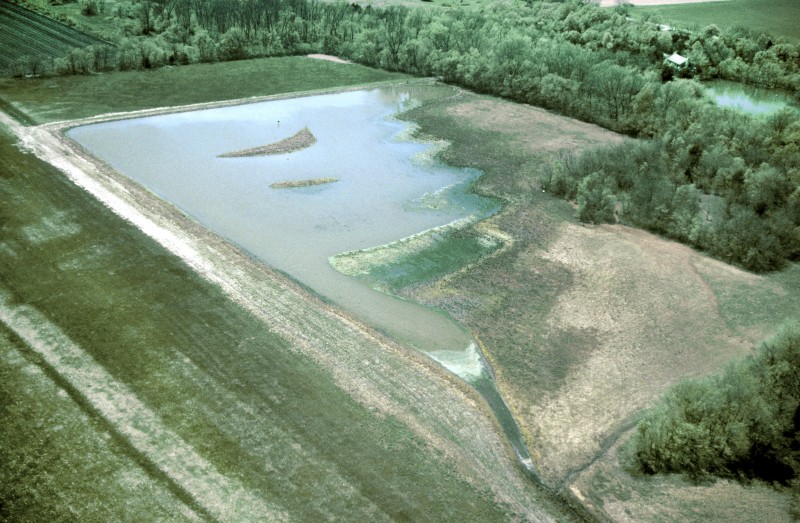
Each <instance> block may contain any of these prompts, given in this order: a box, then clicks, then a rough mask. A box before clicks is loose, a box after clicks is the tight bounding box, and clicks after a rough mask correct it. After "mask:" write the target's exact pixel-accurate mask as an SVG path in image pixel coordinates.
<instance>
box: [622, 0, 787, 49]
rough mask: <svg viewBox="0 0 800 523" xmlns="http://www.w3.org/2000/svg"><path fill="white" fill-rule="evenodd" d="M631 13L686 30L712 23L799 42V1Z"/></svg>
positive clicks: (729, 2)
mask: <svg viewBox="0 0 800 523" xmlns="http://www.w3.org/2000/svg"><path fill="white" fill-rule="evenodd" d="M631 13H633V14H635V15H638V16H643V17H648V18H650V19H651V20H652V21H653V22H657V23H660V24H669V25H671V26H675V27H682V28H687V29H694V28H703V27H706V26H708V25H711V24H716V25H717V26H719V27H720V28H722V29H728V28H731V27H734V26H737V25H738V26H744V27H747V28H748V29H752V30H755V31H764V32H766V33H770V34H772V35H774V36H776V37H780V36H783V37H786V38H788V39H790V40H793V41H800V2H797V1H796V0H725V1H720V2H702V3H692V4H681V5H663V6H653V7H635V8H633V9H631Z"/></svg>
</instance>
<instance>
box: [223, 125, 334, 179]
mask: <svg viewBox="0 0 800 523" xmlns="http://www.w3.org/2000/svg"><path fill="white" fill-rule="evenodd" d="M315 143H317V137H316V136H314V135H313V134H311V131H309V130H308V127H303V128H302V129H300V130H299V131H297V132H296V133H295V134H293V135H292V136H290V137H288V138H284V139H283V140H280V141H278V142H274V143H270V144H267V145H261V146H259V147H253V148H252V149H242V150H240V151H233V152H229V153H224V154H220V155H219V156H217V158H245V157H249V156H268V155H273V154H289V153H293V152H297V151H301V150H303V149H307V148H309V147H311V146H312V145H314V144H315ZM323 183H324V182H323Z"/></svg>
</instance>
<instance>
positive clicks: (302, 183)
mask: <svg viewBox="0 0 800 523" xmlns="http://www.w3.org/2000/svg"><path fill="white" fill-rule="evenodd" d="M338 181H339V179H338V178H310V179H307V180H292V181H288V182H277V183H272V184H270V187H272V188H273V189H292V188H294V187H309V186H311V185H322V184H325V183H333V182H338Z"/></svg>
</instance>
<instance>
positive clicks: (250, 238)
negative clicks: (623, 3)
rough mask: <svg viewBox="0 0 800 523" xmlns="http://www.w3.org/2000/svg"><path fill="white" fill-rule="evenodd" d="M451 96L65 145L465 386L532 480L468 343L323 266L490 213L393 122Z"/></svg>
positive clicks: (182, 124) (205, 118)
mask: <svg viewBox="0 0 800 523" xmlns="http://www.w3.org/2000/svg"><path fill="white" fill-rule="evenodd" d="M454 94H455V91H454V90H453V89H452V88H450V87H444V86H434V85H403V86H390V87H382V88H379V89H371V90H362V91H350V92H343V93H335V94H326V95H317V96H307V97H300V98H292V99H284V100H275V101H269V102H262V103H254V104H247V105H238V106H229V107H223V108H215V109H208V110H200V111H191V112H182V113H173V114H166V115H159V116H152V117H146V118H137V119H126V120H117V121H112V122H105V123H100V124H93V125H87V126H83V127H77V128H73V129H71V130H70V131H68V136H69V137H70V138H72V139H73V140H75V141H76V142H78V143H79V144H81V145H82V146H83V147H85V148H86V149H88V150H89V151H91V152H92V153H93V154H94V155H96V156H97V157H99V158H101V159H102V160H104V161H105V162H107V163H108V164H109V165H111V166H112V167H113V168H115V169H116V170H117V171H119V172H120V173H122V174H124V175H126V176H128V177H130V178H132V179H134V180H136V181H137V182H138V183H140V184H141V185H143V186H144V187H146V188H147V189H149V190H150V191H152V192H153V193H155V194H156V195H158V196H159V197H161V198H162V199H164V200H167V201H169V202H171V203H172V204H174V205H175V206H177V207H178V208H180V209H181V210H182V211H183V212H185V213H186V214H188V215H190V216H192V217H193V218H194V219H196V220H197V221H198V222H199V223H201V224H203V225H204V226H205V227H208V228H209V229H211V230H213V231H214V232H216V233H218V234H220V235H222V236H223V237H225V238H227V239H229V240H230V241H231V242H233V243H235V244H237V245H239V246H240V247H241V248H243V249H245V250H246V251H248V252H249V253H251V254H252V255H253V256H255V257H256V258H259V259H261V260H263V261H264V262H265V263H267V264H268V265H270V266H272V267H275V268H277V269H279V270H281V271H284V272H285V273H287V274H289V275H290V276H291V277H293V278H295V279H296V280H298V281H300V282H302V283H303V284H304V285H306V286H308V287H309V288H311V289H313V290H314V291H315V292H317V293H319V294H320V295H322V296H323V297H325V298H326V299H328V300H330V301H331V302H334V303H336V304H338V305H339V306H341V307H342V308H344V309H345V310H347V311H349V312H350V313H352V314H353V315H354V316H356V317H358V318H361V319H362V320H363V321H365V322H366V323H368V324H370V325H372V326H374V327H375V328H377V329H378V330H380V331H383V332H384V333H386V334H387V335H389V336H391V337H393V338H395V339H398V340H400V341H402V342H404V343H407V344H409V345H411V346H413V347H415V348H416V349H418V350H420V351H422V352H424V353H426V354H428V355H429V356H431V357H432V358H433V359H435V360H436V361H438V362H439V363H441V364H442V365H443V366H444V367H446V368H447V369H449V370H450V371H452V372H453V373H455V374H456V375H458V376H460V377H461V378H463V379H464V380H466V381H467V382H469V383H471V384H472V385H473V386H475V388H476V389H477V390H478V391H479V392H480V393H481V394H482V395H483V396H484V398H486V400H487V402H488V403H489V404H490V406H491V407H492V409H493V410H494V412H495V415H496V416H497V418H498V420H499V422H500V424H501V425H502V427H503V430H504V431H505V433H506V435H507V436H508V438H509V440H510V442H511V444H512V446H513V447H514V449H515V451H516V452H517V454H518V457H519V458H520V461H521V462H522V463H523V464H524V465H525V466H526V467H527V468H528V469H529V470H531V469H532V465H531V461H530V456H529V454H528V451H527V449H526V447H525V444H524V441H523V439H522V436H521V434H520V431H519V429H518V427H517V424H516V422H515V421H514V418H513V416H512V415H511V413H510V412H509V410H508V408H507V406H506V405H505V403H504V402H503V400H502V398H501V396H500V395H499V393H498V391H497V389H496V387H495V385H494V380H493V378H492V373H491V369H490V368H489V367H488V365H487V363H486V361H485V360H484V358H483V357H482V355H481V352H480V350H479V349H478V348H477V345H476V344H475V343H474V341H473V340H472V339H471V337H470V335H469V333H467V332H466V331H465V329H463V328H462V327H461V326H460V325H458V324H456V323H455V322H454V321H452V320H451V319H450V318H449V317H448V316H446V315H445V314H443V313H441V312H440V311H436V310H432V309H430V308H426V307H423V306H422V305H419V304H416V303H412V302H408V301H405V300H401V299H399V298H396V297H394V296H391V295H389V294H386V293H382V292H378V291H376V290H374V289H372V288H371V287H370V286H368V285H367V284H365V283H364V282H363V281H360V280H358V279H356V278H353V277H352V276H348V275H345V274H343V273H342V272H339V271H337V270H335V269H334V268H333V267H332V266H331V264H330V263H329V261H328V260H329V258H334V257H335V256H336V255H339V254H341V253H343V252H359V251H362V250H369V249H370V248H374V247H376V246H380V245H386V244H391V243H393V242H397V240H399V239H402V238H407V237H411V236H414V235H419V233H421V232H423V231H431V230H434V231H437V232H436V234H439V233H440V232H441V231H442V230H446V229H447V228H448V227H459V226H463V225H464V224H465V223H470V222H475V221H478V220H480V219H482V218H485V217H487V216H489V215H491V214H492V213H494V212H496V211H497V210H498V205H497V203H496V202H494V201H492V200H488V199H485V198H481V197H479V196H477V195H475V194H472V193H470V192H469V191H468V187H469V185H470V184H471V183H472V181H474V180H475V178H476V177H477V176H479V175H480V172H479V171H475V170H467V169H456V168H452V167H449V166H446V165H443V164H441V163H439V162H436V161H435V160H434V159H433V158H432V154H433V151H434V150H435V147H434V146H433V145H432V144H426V143H421V142H418V141H414V140H411V139H410V130H411V128H412V126H411V125H410V124H408V123H406V122H403V121H400V120H397V119H395V118H394V115H396V114H397V113H398V112H401V111H403V110H405V109H407V108H409V107H412V106H414V105H415V104H418V103H421V102H422V101H424V100H426V99H430V98H436V97H445V96H452V95H454ZM303 129H307V130H308V132H309V133H310V134H311V135H313V140H306V142H307V143H306V144H305V146H304V147H303V148H298V150H294V151H293V152H291V151H290V152H282V154H267V155H256V156H248V155H243V156H239V155H234V156H225V155H228V154H229V153H232V152H237V151H248V150H252V149H258V148H262V146H265V145H269V144H280V143H288V142H286V140H287V138H289V137H293V136H295V135H296V134H297V133H298V131H301V130H303ZM308 142H312V143H310V145H309V144H308ZM262 149H263V148H262ZM267 149H269V148H267ZM323 182H324V183H323Z"/></svg>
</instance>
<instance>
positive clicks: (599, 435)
mask: <svg viewBox="0 0 800 523" xmlns="http://www.w3.org/2000/svg"><path fill="white" fill-rule="evenodd" d="M407 117H408V118H409V119H412V120H414V121H415V122H417V123H419V124H420V125H421V131H422V132H423V133H425V134H428V135H432V136H435V137H437V138H444V139H447V140H450V141H451V142H452V146H451V147H450V148H448V149H446V150H445V151H444V152H443V153H442V155H441V156H442V158H443V159H444V160H445V161H447V162H448V163H451V164H454V165H459V166H469V167H476V168H480V169H483V170H484V171H485V174H484V176H483V177H481V178H480V179H479V180H478V181H477V182H476V184H475V190H477V191H479V192H481V193H485V194H488V195H492V196H497V197H500V198H502V199H504V200H505V201H506V206H505V208H504V210H503V212H501V213H500V214H499V215H497V216H495V217H493V218H491V219H489V220H487V221H486V222H485V223H484V224H482V227H484V228H486V227H489V228H492V229H494V232H495V234H496V235H499V236H502V235H505V236H507V237H509V238H510V239H511V240H510V241H507V242H506V248H505V249H502V250H501V251H499V252H498V253H495V254H494V255H493V256H491V257H488V258H486V259H485V261H483V262H481V263H477V264H473V265H471V266H469V267H468V268H466V269H464V270H461V271H459V272H456V273H451V274H449V275H447V276H445V277H441V278H434V279H432V280H430V281H428V282H426V283H424V284H417V285H410V286H406V287H404V288H402V289H400V291H399V292H400V293H401V294H402V295H404V296H405V297H407V298H410V299H416V300H419V301H422V302H425V303H428V304H430V305H433V306H436V307H440V308H442V309H444V310H447V311H448V312H449V313H450V314H452V315H453V316H454V317H455V318H456V319H457V320H458V321H460V322H461V323H462V324H464V325H465V326H467V327H468V328H469V329H470V331H471V332H472V333H473V334H474V335H475V336H476V337H477V338H478V339H480V340H481V342H482V345H483V348H484V350H485V352H486V353H487V356H488V357H489V359H490V360H491V362H492V364H493V365H494V368H495V372H496V373H497V376H498V382H499V386H500V389H501V391H502V393H503V395H504V396H505V398H506V400H507V401H508V403H509V405H510V407H511V409H512V411H513V412H514V414H515V416H516V417H517V419H518V421H519V422H520V425H521V428H522V430H523V432H524V433H525V435H526V437H527V440H528V444H529V446H530V450H531V453H532V455H533V456H534V460H535V461H536V463H537V466H538V467H539V470H540V471H541V473H542V475H543V477H544V478H545V480H546V481H547V482H549V483H550V484H551V485H553V486H555V487H557V488H561V489H563V491H564V492H565V493H567V495H573V496H575V498H577V499H579V500H580V501H581V502H582V503H584V504H585V505H586V506H587V507H589V509H590V510H591V511H593V512H594V513H595V514H596V515H597V516H598V517H600V518H602V519H605V518H610V519H613V520H621V521H623V520H633V521H676V520H685V521H708V520H715V521H723V520H737V521H754V522H755V521H763V520H764V510H763V507H764V506H769V507H770V513H769V518H770V519H771V520H774V521H783V520H786V521H788V520H790V519H791V515H790V512H789V501H788V500H789V499H790V495H789V494H788V493H787V492H786V491H781V490H780V489H773V488H771V487H770V486H767V485H753V486H750V487H743V486H742V485H739V484H737V483H732V482H718V483H715V484H710V485H694V484H691V483H690V482H688V481H687V480H685V479H682V478H680V477H677V476H673V477H667V478H647V477H639V476H632V475H631V474H630V473H629V472H628V471H627V470H626V469H625V467H624V466H625V465H626V463H627V461H626V459H627V458H625V454H624V453H622V454H621V455H622V456H623V457H622V459H621V460H620V458H619V456H620V454H618V449H619V445H621V444H622V443H623V442H624V441H626V440H627V439H628V438H629V436H630V435H631V434H632V427H633V425H634V423H635V420H636V418H637V415H638V413H640V412H641V411H642V410H643V409H645V408H647V407H648V406H649V405H651V404H652V403H653V402H655V401H656V400H657V399H658V398H659V397H660V395H661V394H663V392H664V391H665V390H666V389H667V388H668V387H669V386H671V385H672V384H673V383H675V382H676V381H678V380H680V379H682V378H684V377H690V376H698V375H702V374H706V373H710V372H713V371H716V370H718V369H719V368H721V367H722V366H723V365H725V364H726V362H728V361H730V360H731V359H733V358H737V357H741V356H744V355H746V354H748V353H749V351H750V350H751V347H753V346H754V345H755V344H756V343H758V342H759V340H761V339H762V338H763V337H764V336H766V335H768V334H770V333H771V332H773V331H774V330H775V329H776V327H777V326H779V325H780V324H781V323H782V322H783V321H786V320H787V319H791V318H797V317H798V316H800V267H798V266H796V265H794V266H791V267H790V268H788V269H787V270H785V271H783V272H780V273H776V274H771V275H766V276H757V275H753V274H750V273H747V272H744V271H742V270H739V269H737V268H735V267H732V266H729V265H726V264H724V263H721V262H718V261H716V260H713V259H711V258H708V257H706V256H704V255H702V254H699V253H697V252H695V251H693V250H691V249H689V248H687V247H686V246H683V245H680V244H677V243H674V242H670V241H667V240H664V239H661V238H659V237H657V236H654V235H652V234H649V233H646V232H643V231H640V230H636V229H631V228H629V227H624V226H617V225H613V226H609V225H605V226H585V225H581V224H579V223H577V222H576V220H575V218H574V215H575V210H574V208H573V207H572V206H571V205H570V204H568V203H565V202H561V201H558V200H556V199H554V198H551V197H550V196H549V195H547V194H545V193H543V192H542V190H541V188H539V187H538V184H537V181H536V179H537V176H538V174H539V173H540V172H541V166H542V165H543V164H544V163H546V162H547V161H548V159H549V158H552V155H554V154H562V153H564V152H567V153H574V152H578V151H580V150H582V149H585V148H586V147H591V146H593V145H595V144H604V143H606V144H607V143H614V142H617V141H619V137H615V136H614V135H613V134H611V133H608V132H605V131H603V130H602V129H598V128H596V127H593V126H588V125H585V124H582V123H580V122H575V121H574V120H569V119H566V118H562V117H559V116H556V115H552V114H549V113H547V112H545V111H542V110H540V109H536V108H532V107H526V106H519V105H514V104H511V103H508V102H504V101H500V100H496V99H492V98H488V97H481V96H476V95H470V94H465V95H463V96H462V97H458V98H453V99H449V100H445V101H442V102H439V103H437V104H430V105H428V106H426V107H423V108H420V109H417V110H413V111H411V112H410V113H408V115H407ZM476 233H477V234H478V235H480V234H481V233H480V231H477V230H476ZM438 255H439V256H440V255H441V253H439V254H438ZM431 259H432V258H431V257H426V256H424V253H423V256H422V258H421V263H420V272H421V273H426V274H434V273H435V272H436V271H435V269H432V268H431V267H430V265H429V264H430V262H431ZM404 263H405V266H406V267H412V268H411V269H407V270H411V271H412V272H413V271H414V269H413V263H414V259H413V258H408V259H405V260H404ZM379 269H380V268H378V269H376V270H374V271H373V272H372V274H380V273H381V271H380V270H379Z"/></svg>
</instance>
